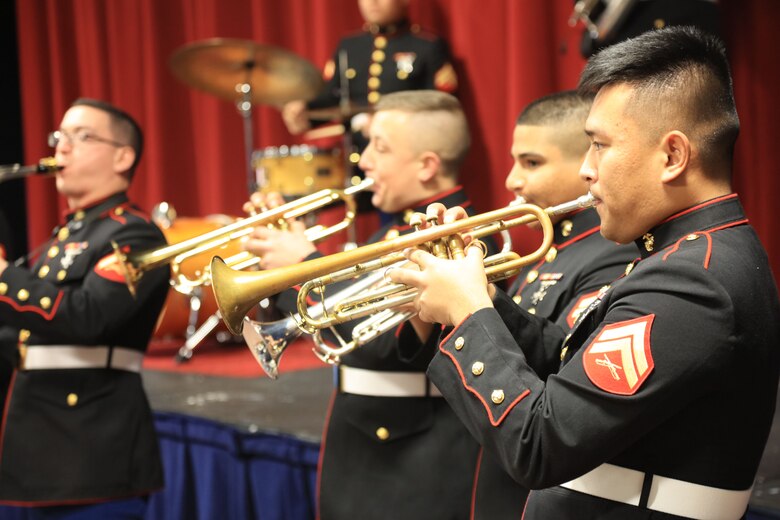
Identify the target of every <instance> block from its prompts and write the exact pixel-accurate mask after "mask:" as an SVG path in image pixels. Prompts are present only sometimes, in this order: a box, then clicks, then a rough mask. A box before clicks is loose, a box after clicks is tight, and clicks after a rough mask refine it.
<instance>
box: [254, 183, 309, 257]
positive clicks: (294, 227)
mask: <svg viewBox="0 0 780 520" xmlns="http://www.w3.org/2000/svg"><path fill="white" fill-rule="evenodd" d="M282 204H284V198H283V197H282V196H281V194H279V193H276V192H269V193H265V194H264V193H253V194H252V196H251V197H250V202H247V203H246V204H245V205H244V211H246V212H247V213H258V212H262V211H268V210H269V209H274V208H277V207H279V206H281V205H282ZM243 248H244V250H246V251H249V252H250V253H252V254H253V255H255V256H258V257H260V267H261V268H262V269H273V268H275V267H284V266H287V265H291V264H295V263H298V262H300V261H302V260H304V259H305V258H306V257H307V256H309V255H310V254H312V253H315V252H316V251H317V247H316V246H315V245H314V243H313V242H312V241H311V240H310V239H309V238H308V237H307V235H306V225H305V224H304V223H303V222H301V221H300V220H297V219H293V218H290V219H287V220H280V221H279V222H277V223H276V224H275V225H262V226H257V227H255V228H254V229H253V230H252V232H251V233H250V234H249V235H248V237H247V239H246V241H245V242H244V243H243Z"/></svg>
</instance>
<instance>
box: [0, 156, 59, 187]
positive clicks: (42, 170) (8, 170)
mask: <svg viewBox="0 0 780 520" xmlns="http://www.w3.org/2000/svg"><path fill="white" fill-rule="evenodd" d="M62 168H63V167H62V166H60V165H59V164H57V159H55V158H54V157H44V158H43V159H41V160H40V161H38V164H33V165H31V166H22V165H21V164H9V165H6V166H0V182H5V181H10V180H11V179H21V178H22V177H27V176H30V175H51V174H53V173H57V172H58V171H59V170H61V169H62Z"/></svg>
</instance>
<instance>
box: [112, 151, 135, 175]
mask: <svg viewBox="0 0 780 520" xmlns="http://www.w3.org/2000/svg"><path fill="white" fill-rule="evenodd" d="M133 162H135V150H134V149H133V147H132V146H121V147H119V148H117V149H116V152H115V153H114V171H117V172H126V171H127V170H129V169H130V167H131V166H132V165H133Z"/></svg>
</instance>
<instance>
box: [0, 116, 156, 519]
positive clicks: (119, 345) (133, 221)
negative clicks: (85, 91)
mask: <svg viewBox="0 0 780 520" xmlns="http://www.w3.org/2000/svg"><path fill="white" fill-rule="evenodd" d="M104 106H105V105H104V104H102V102H93V101H92V100H79V101H77V102H76V103H75V104H74V105H73V106H72V107H71V109H70V110H69V111H68V113H67V114H66V116H65V119H64V120H63V121H66V120H67V121H68V125H69V127H68V130H67V131H65V130H63V131H60V135H59V143H60V144H57V157H58V158H59V159H60V160H65V162H66V164H68V166H66V167H65V170H64V171H63V175H66V176H67V177H68V180H63V185H68V183H69V182H71V181H74V184H73V185H72V186H70V185H68V186H70V188H72V187H73V186H76V184H75V181H76V177H77V176H82V175H84V173H85V172H86V171H88V169H89V168H90V166H84V165H85V164H92V163H89V159H88V157H89V156H90V154H92V156H93V159H92V160H96V159H94V158H95V157H98V156H99V157H103V158H105V157H108V158H109V161H111V160H114V159H111V158H117V157H124V156H123V155H122V154H125V153H127V150H126V149H125V148H126V147H128V146H130V145H129V144H125V143H126V142H125V143H121V142H115V141H112V140H110V139H108V138H107V135H105V133H106V132H108V130H106V129H101V130H95V128H93V127H92V126H91V125H92V124H94V123H95V122H96V121H99V119H97V115H95V114H103V117H105V113H107V111H106V109H105V108H103V107H104ZM96 109H97V110H96ZM71 113H74V114H75V113H78V114H87V115H86V116H75V117H81V118H80V119H76V118H74V119H72V120H71V119H68V117H69V115H68V114H71ZM76 121H77V122H76ZM63 124H65V123H63ZM71 124H72V125H73V128H71V127H70V126H71ZM63 139H66V141H63ZM117 139H119V137H117ZM139 139H140V137H139ZM63 142H64V143H65V144H62V143H63ZM65 146H67V147H68V148H65ZM137 146H138V148H137V149H136V150H137V151H136V155H135V157H136V161H135V162H137V158H138V157H139V156H140V145H137ZM98 147H103V148H98ZM66 151H67V155H65V153H66ZM98 154H102V155H98ZM76 157H78V158H76ZM121 160H122V161H124V160H125V159H121ZM135 162H133V167H134V165H135ZM74 165H76V166H74ZM70 167H73V168H79V169H78V170H75V169H74V170H73V171H69V168H70ZM76 171H78V172H79V173H78V174H77V173H76ZM58 175H60V174H58ZM112 175H118V176H123V175H129V174H128V173H127V172H124V173H122V172H121V171H118V172H117V173H116V174H113V173H112ZM111 179H112V181H111V182H113V180H114V177H111ZM104 180H105V178H104ZM79 182H80V181H79ZM86 186H88V184H87V183H84V184H79V188H78V189H79V190H80V189H81V188H82V187H86ZM112 186H113V184H112ZM58 188H60V184H59V179H58ZM70 188H68V189H70ZM95 188H96V186H95V185H94V184H93V185H91V188H90V189H95ZM97 188H98V189H100V188H103V186H97ZM61 192H62V190H61ZM72 193H73V195H71V194H70V193H68V194H66V193H63V194H66V197H67V198H68V200H69V204H70V203H71V202H72V201H73V200H76V195H75V193H76V191H75V189H74V191H73V192H72ZM79 193H81V192H79ZM92 193H94V192H92ZM112 243H113V244H116V245H117V246H118V247H119V248H120V249H121V250H122V251H124V252H139V251H145V250H148V249H153V248H156V247H160V246H162V245H164V244H165V238H164V236H163V234H162V232H161V231H160V230H159V229H158V228H157V226H155V225H154V224H153V223H152V222H151V221H150V219H149V217H148V215H146V214H144V213H143V212H142V211H141V210H140V209H139V208H138V207H136V206H135V205H134V204H132V203H131V202H130V201H129V200H128V198H127V195H126V193H125V192H124V191H118V192H115V193H112V194H109V195H108V196H107V197H105V198H102V199H98V200H92V201H91V202H90V203H88V204H85V205H83V206H77V207H72V206H71V210H70V211H69V212H68V213H67V215H65V216H64V218H63V221H62V223H61V224H60V225H59V226H57V228H55V231H54V234H53V236H52V237H51V239H50V241H49V242H48V243H47V244H46V245H45V247H44V248H42V250H41V253H40V255H39V257H38V259H37V261H36V262H35V263H34V264H33V266H32V268H31V269H26V268H21V267H16V266H13V265H8V266H7V267H6V268H5V270H4V271H3V272H2V275H0V321H2V322H3V327H2V328H0V344H8V343H11V342H13V344H15V345H16V346H17V349H18V354H17V358H18V367H17V369H16V370H15V372H14V373H13V376H12V380H11V385H10V388H9V393H8V398H7V400H6V403H5V412H4V415H3V420H2V430H1V431H0V503H3V504H7V505H18V506H36V507H38V506H60V505H68V506H79V505H82V506H88V505H90V504H100V503H105V502H108V501H117V500H118V501H122V500H126V499H131V498H133V497H144V496H146V495H148V494H149V493H151V492H153V491H156V490H159V489H160V488H161V487H162V486H163V472H162V465H161V461H160V456H159V448H158V444H157V436H156V433H155V430H154V424H153V421H152V413H151V410H150V407H149V403H148V401H147V398H146V394H145V393H144V389H143V386H142V381H141V377H140V373H139V372H140V368H141V361H142V357H143V354H144V352H145V350H146V348H147V343H148V342H149V339H150V337H151V335H152V332H153V330H154V328H155V325H156V322H157V318H158V315H159V312H160V310H161V308H162V306H163V303H164V301H165V298H166V294H167V292H168V278H169V273H168V270H167V269H156V270H152V271H149V272H147V273H146V274H145V275H144V276H143V277H142V278H141V280H140V281H139V283H138V284H137V289H136V293H135V295H132V294H131V293H130V290H129V289H128V286H127V284H126V281H125V278H124V276H123V274H122V272H121V269H120V268H119V265H118V263H117V261H116V258H115V255H114V253H113V251H114V249H113V246H112ZM132 507H136V506H135V505H134V506H132Z"/></svg>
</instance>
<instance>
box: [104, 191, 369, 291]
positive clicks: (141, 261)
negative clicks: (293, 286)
mask: <svg viewBox="0 0 780 520" xmlns="http://www.w3.org/2000/svg"><path fill="white" fill-rule="evenodd" d="M373 183H374V181H373V180H372V179H365V180H364V181H362V182H361V183H360V184H357V185H355V186H350V187H349V188H346V189H343V190H334V189H324V190H320V191H318V192H315V193H312V194H311V195H307V196H305V197H301V198H299V199H296V200H294V201H291V202H288V203H286V204H282V205H281V206H279V207H277V208H273V209H270V210H267V211H263V212H262V213H258V214H256V215H252V216H250V217H247V218H244V219H240V220H237V221H236V222H233V223H232V224H228V225H226V226H223V227H221V228H219V229H215V230H213V231H209V232H208V233H204V234H202V235H199V236H196V237H192V238H189V239H187V240H183V241H181V242H178V243H176V244H171V245H168V246H164V247H161V248H157V249H151V250H148V251H141V252H138V253H132V252H131V253H125V252H123V251H121V250H120V248H119V246H118V245H117V244H116V243H112V246H113V248H114V255H115V258H116V259H117V263H118V265H119V269H120V270H121V271H122V274H123V276H124V278H125V282H126V283H127V287H128V289H129V290H130V292H131V293H132V294H135V290H136V287H137V285H138V281H139V280H140V279H141V277H142V276H143V273H145V272H146V271H150V270H152V269H155V268H157V267H160V266H163V265H167V264H171V271H172V275H173V280H172V281H171V283H172V285H174V286H176V287H177V290H179V291H180V292H185V293H186V292H187V291H186V290H185V289H184V288H186V287H188V286H191V287H193V286H198V285H204V284H207V283H208V282H209V281H210V280H211V276H212V273H211V271H210V268H209V266H206V270H205V272H204V273H202V274H201V275H196V276H195V277H194V278H187V277H186V276H185V275H184V274H183V273H182V272H181V270H180V266H181V263H182V262H183V261H184V260H186V259H188V258H191V257H193V256H195V255H198V254H201V253H203V252H205V251H210V250H214V249H218V248H220V247H223V246H224V245H226V244H228V243H230V242H231V241H233V240H239V239H241V238H243V237H246V236H248V235H249V234H250V233H251V232H252V229H253V228H255V227H257V226H263V225H278V223H279V222H280V221H281V222H283V221H285V220H287V219H292V218H298V217H302V216H304V215H306V214H308V213H311V212H313V211H316V210H318V209H321V208H323V207H325V206H328V205H330V204H332V203H334V202H336V201H339V200H340V201H342V202H344V204H345V206H346V212H345V214H344V218H343V219H342V220H341V221H340V222H337V223H336V224H333V225H331V226H322V225H316V226H313V227H310V228H309V229H307V230H306V236H307V238H308V239H309V240H311V241H312V242H318V241H321V240H323V239H325V238H327V237H329V236H331V235H333V234H335V233H338V232H339V231H341V230H343V229H346V228H347V227H348V226H349V225H350V224H351V223H352V221H353V220H354V219H355V215H356V213H357V204H356V202H355V200H354V195H355V194H356V193H358V192H360V191H363V190H366V189H368V188H369V187H371V186H372V185H373ZM258 261H259V258H257V257H255V256H254V255H252V254H251V253H248V252H245V253H238V254H236V255H233V256H232V257H230V258H229V259H228V262H229V264H230V265H231V266H232V267H233V268H236V269H245V268H247V267H249V266H251V265H254V264H256V263H257V262H258Z"/></svg>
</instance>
